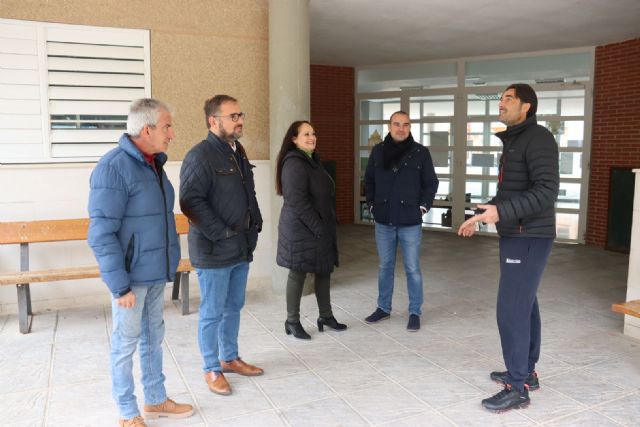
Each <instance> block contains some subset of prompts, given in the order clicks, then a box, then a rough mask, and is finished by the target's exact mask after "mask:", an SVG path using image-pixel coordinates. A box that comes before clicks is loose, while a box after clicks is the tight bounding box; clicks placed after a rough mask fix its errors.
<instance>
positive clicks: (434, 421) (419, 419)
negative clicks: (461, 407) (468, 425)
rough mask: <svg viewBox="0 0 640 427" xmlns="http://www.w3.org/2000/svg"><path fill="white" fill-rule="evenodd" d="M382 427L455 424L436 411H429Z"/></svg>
mask: <svg viewBox="0 0 640 427" xmlns="http://www.w3.org/2000/svg"><path fill="white" fill-rule="evenodd" d="M380 425H383V426H389V427H391V426H393V427H452V426H454V425H455V424H453V423H452V422H451V421H450V420H448V419H447V418H446V417H445V416H443V415H440V414H438V413H437V412H435V411H427V412H423V413H421V414H418V415H412V416H410V417H407V418H402V419H399V420H393V421H390V422H388V423H384V424H380Z"/></svg>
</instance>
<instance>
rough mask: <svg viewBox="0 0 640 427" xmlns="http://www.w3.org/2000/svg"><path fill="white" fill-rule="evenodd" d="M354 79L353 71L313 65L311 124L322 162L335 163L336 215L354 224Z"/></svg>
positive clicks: (341, 220)
mask: <svg viewBox="0 0 640 427" xmlns="http://www.w3.org/2000/svg"><path fill="white" fill-rule="evenodd" d="M354 99H355V76H354V69H353V68H351V67H334V66H327V65H311V122H312V123H313V125H314V126H315V131H316V134H317V136H318V147H317V151H318V154H319V155H320V157H321V158H322V159H323V160H335V161H336V187H337V188H336V214H337V216H338V222H339V223H340V224H350V223H353V180H354V172H353V164H354V156H355V153H354V149H353V138H354V135H353V127H354V122H353V115H354V102H355V101H354Z"/></svg>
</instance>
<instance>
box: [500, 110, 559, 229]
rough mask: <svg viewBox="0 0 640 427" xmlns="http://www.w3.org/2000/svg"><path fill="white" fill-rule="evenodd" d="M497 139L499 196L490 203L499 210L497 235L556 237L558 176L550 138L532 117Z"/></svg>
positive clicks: (555, 157) (556, 161)
mask: <svg viewBox="0 0 640 427" xmlns="http://www.w3.org/2000/svg"><path fill="white" fill-rule="evenodd" d="M496 136H497V137H498V138H500V139H501V140H502V143H503V145H504V148H503V152H502V157H501V158H500V178H499V183H498V193H497V194H496V196H495V197H494V198H493V199H492V200H491V201H490V202H489V203H491V204H495V205H496V207H497V208H498V214H499V215H500V221H498V223H496V228H497V230H498V234H500V235H501V236H512V237H513V236H520V237H551V238H553V237H555V236H556V212H555V202H556V200H557V198H558V189H559V185H560V184H559V183H560V176H559V172H558V168H559V166H558V144H557V143H556V141H555V139H554V138H553V135H552V134H551V132H549V131H548V130H547V129H546V128H545V127H543V126H540V125H538V124H537V122H536V117H535V116H531V117H529V118H528V119H527V120H525V121H524V122H522V123H520V124H518V125H515V126H510V127H508V128H507V129H506V130H505V131H503V132H498V133H497V134H496Z"/></svg>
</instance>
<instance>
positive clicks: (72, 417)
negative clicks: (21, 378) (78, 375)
mask: <svg viewBox="0 0 640 427" xmlns="http://www.w3.org/2000/svg"><path fill="white" fill-rule="evenodd" d="M137 396H138V405H142V404H144V402H143V399H141V397H140V396H141V395H140V393H139V392H138V394H137ZM117 421H118V410H117V407H116V404H115V402H114V401H113V398H112V397H111V382H110V381H100V382H98V381H92V382H86V383H79V384H73V385H62V386H53V387H51V395H50V397H49V412H48V423H49V424H50V425H56V426H57V425H70V424H71V425H73V424H79V425H90V426H93V425H98V426H102V425H111V426H113V425H114V424H115V423H116V422H117Z"/></svg>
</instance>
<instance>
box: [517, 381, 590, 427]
mask: <svg viewBox="0 0 640 427" xmlns="http://www.w3.org/2000/svg"><path fill="white" fill-rule="evenodd" d="M529 397H530V398H531V404H530V405H529V407H528V408H526V409H524V410H523V411H522V413H523V414H524V415H526V416H527V417H529V418H531V419H532V420H534V421H536V422H539V423H543V422H546V421H550V420H553V419H555V418H559V417H562V416H564V415H567V414H571V413H574V412H578V411H580V410H581V409H586V406H585V405H583V404H581V403H578V402H576V401H575V400H573V399H570V398H568V397H566V396H564V395H562V394H560V393H558V392H557V391H554V390H552V389H550V388H548V387H540V390H537V391H535V392H532V393H530V394H529Z"/></svg>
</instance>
